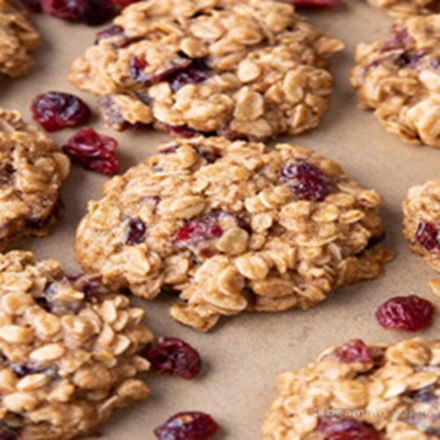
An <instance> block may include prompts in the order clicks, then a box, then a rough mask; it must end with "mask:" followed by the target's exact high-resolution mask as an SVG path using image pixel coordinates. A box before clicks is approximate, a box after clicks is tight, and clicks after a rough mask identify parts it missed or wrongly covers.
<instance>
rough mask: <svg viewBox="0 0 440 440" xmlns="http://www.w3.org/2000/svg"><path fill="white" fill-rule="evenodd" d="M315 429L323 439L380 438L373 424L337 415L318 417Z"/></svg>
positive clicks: (360, 439)
mask: <svg viewBox="0 0 440 440" xmlns="http://www.w3.org/2000/svg"><path fill="white" fill-rule="evenodd" d="M317 429H318V431H319V432H320V433H321V434H322V435H323V437H324V440H380V438H381V436H380V434H379V432H377V431H376V430H375V429H374V428H373V426H371V425H368V424H366V423H362V422H358V421H357V420H354V419H350V418H343V417H340V416H337V415H328V416H322V417H320V418H319V420H318V428H317Z"/></svg>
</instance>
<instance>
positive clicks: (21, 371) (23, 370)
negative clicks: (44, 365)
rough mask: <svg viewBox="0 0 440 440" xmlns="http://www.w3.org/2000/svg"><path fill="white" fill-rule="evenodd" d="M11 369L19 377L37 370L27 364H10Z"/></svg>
mask: <svg viewBox="0 0 440 440" xmlns="http://www.w3.org/2000/svg"><path fill="white" fill-rule="evenodd" d="M11 368H12V371H13V372H14V373H15V374H16V375H17V376H18V377H20V378H22V377H25V376H28V375H29V374H35V373H37V370H36V369H35V368H34V367H32V366H31V365H29V364H24V363H23V364H12V365H11Z"/></svg>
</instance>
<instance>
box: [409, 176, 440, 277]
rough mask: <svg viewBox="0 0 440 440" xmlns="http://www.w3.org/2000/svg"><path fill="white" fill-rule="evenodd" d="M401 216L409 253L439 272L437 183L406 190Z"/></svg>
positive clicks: (439, 196)
mask: <svg viewBox="0 0 440 440" xmlns="http://www.w3.org/2000/svg"><path fill="white" fill-rule="evenodd" d="M403 214H404V215H403V234H404V235H405V237H406V238H407V239H408V240H409V241H410V242H411V250H413V251H414V252H415V253H417V254H419V255H421V256H423V257H424V259H425V260H426V261H427V262H428V263H429V265H430V266H432V267H433V268H434V269H435V270H437V271H439V272H440V227H439V225H440V180H432V181H429V182H426V183H425V184H424V185H420V186H414V187H412V188H410V190H409V191H408V195H407V197H406V199H405V200H404V202H403Z"/></svg>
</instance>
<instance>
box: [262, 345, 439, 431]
mask: <svg viewBox="0 0 440 440" xmlns="http://www.w3.org/2000/svg"><path fill="white" fill-rule="evenodd" d="M439 367H440V342H429V341H426V340H424V339H422V338H416V339H410V340H406V341H403V342H399V343H397V344H393V345H385V344H384V345H369V346H367V345H366V344H365V343H363V342H362V341H360V340H354V341H350V342H349V343H347V344H345V345H342V346H339V347H335V348H332V349H330V350H328V351H326V352H325V353H323V354H322V355H321V356H320V357H319V358H318V359H317V360H316V361H315V362H313V363H311V364H310V365H309V366H308V367H307V368H305V369H303V370H299V371H294V372H286V373H283V374H281V375H280V376H279V377H278V379H277V388H278V394H279V397H277V399H276V400H275V401H274V402H273V403H272V405H271V406H270V409H269V411H268V412H267V414H266V417H265V420H264V424H263V439H264V440H275V439H276V440H288V439H289V440H290V439H295V440H302V439H304V440H306V439H307V440H309V439H310V440H312V439H365V440H367V439H368V440H381V439H420V440H421V439H423V440H435V439H437V438H438V436H439V433H440V424H439V420H438V402H439V398H440V397H439V396H440V368H439Z"/></svg>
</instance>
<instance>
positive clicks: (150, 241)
mask: <svg viewBox="0 0 440 440" xmlns="http://www.w3.org/2000/svg"><path fill="white" fill-rule="evenodd" d="M381 204H382V197H381V196H380V195H379V194H377V193H376V192H375V191H372V190H368V189H365V188H364V187H362V186H361V185H360V184H359V183H357V182H355V181H352V180H350V179H349V178H347V176H346V175H345V174H344V172H343V171H342V169H341V167H340V166H339V165H338V164H336V163H335V162H332V161H330V160H328V159H325V158H323V157H321V156H318V155H317V154H315V153H314V152H313V151H311V150H307V149H305V148H301V147H297V146H292V145H286V144H280V145H277V146H276V147H275V148H274V149H271V148H267V147H265V146H264V145H263V144H258V143H248V142H243V141H235V142H231V141H228V140H226V139H224V138H214V137H213V138H202V137H199V138H194V139H192V140H184V139H180V140H176V141H175V142H172V143H170V144H167V145H164V146H162V147H160V148H159V154H158V155H155V156H153V157H151V158H149V159H147V160H146V161H144V162H143V163H141V164H139V165H137V166H135V167H133V168H131V169H130V170H128V171H127V172H126V173H125V174H124V175H122V176H118V177H115V178H113V179H112V180H110V181H109V182H108V183H107V184H106V185H105V186H104V189H103V198H102V199H101V200H99V201H97V202H91V203H90V204H89V212H88V214H87V215H86V216H85V218H84V219H83V220H82V221H81V223H80V225H79V227H78V231H77V238H76V257H77V259H78V261H79V263H80V264H81V265H82V266H83V268H84V269H85V270H86V271H91V272H98V273H100V274H101V275H102V276H103V280H104V282H105V283H107V284H109V285H116V286H120V287H128V288H129V289H131V290H132V291H133V293H135V294H136V295H139V296H141V297H144V298H149V299H152V298H154V297H156V296H157V295H158V294H159V292H160V291H161V289H164V288H165V289H174V290H177V291H179V292H180V298H181V300H182V302H181V304H176V305H174V306H173V307H172V308H171V315H172V316H173V317H174V318H175V319H177V320H178V321H180V322H182V323H185V324H188V325H190V326H192V327H194V328H196V329H198V330H202V331H206V330H209V329H210V328H211V327H213V326H214V325H215V323H216V322H217V321H218V319H219V318H220V316H222V315H235V314H238V313H239V312H241V311H244V310H255V311H280V310H286V309H289V308H292V307H300V308H307V307H311V306H313V305H315V304H316V303H318V302H320V301H322V300H324V299H325V298H326V297H327V296H328V295H329V294H330V293H331V292H333V291H334V290H335V289H336V288H338V287H340V286H343V285H346V284H349V283H352V282H355V281H359V280H364V279H371V278H376V277H378V276H379V275H380V274H381V273H382V268H383V264H384V263H385V262H386V261H387V260H388V259H389V257H390V254H389V252H388V251H385V250H384V249H383V248H382V247H381V246H380V245H378V244H377V243H378V242H379V241H381V240H382V238H383V234H384V229H383V224H382V221H381V219H380V217H379V216H378V213H377V210H378V207H379V206H380V205H381Z"/></svg>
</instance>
